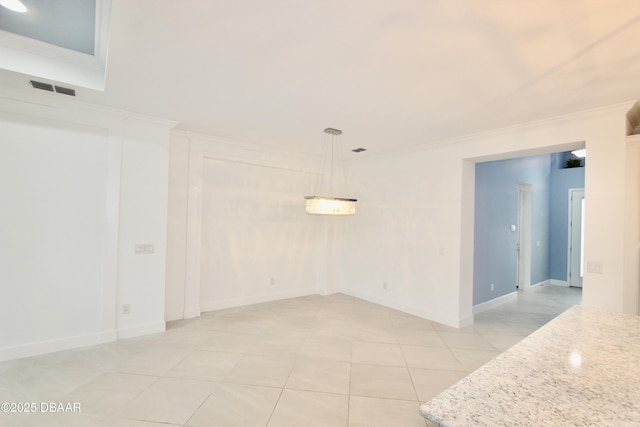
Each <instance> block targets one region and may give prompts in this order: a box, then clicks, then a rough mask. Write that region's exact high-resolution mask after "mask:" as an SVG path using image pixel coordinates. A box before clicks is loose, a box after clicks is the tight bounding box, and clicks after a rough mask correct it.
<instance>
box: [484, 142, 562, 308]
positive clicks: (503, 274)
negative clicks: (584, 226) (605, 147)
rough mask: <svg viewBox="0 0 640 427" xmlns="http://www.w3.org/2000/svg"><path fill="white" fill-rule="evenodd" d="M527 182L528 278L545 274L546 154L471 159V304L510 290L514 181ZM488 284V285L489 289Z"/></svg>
mask: <svg viewBox="0 0 640 427" xmlns="http://www.w3.org/2000/svg"><path fill="white" fill-rule="evenodd" d="M520 183H526V184H531V185H532V188H531V196H532V213H533V214H532V220H531V236H532V239H531V240H532V242H531V244H532V248H531V254H532V255H531V284H535V283H538V282H542V281H544V280H547V279H548V278H549V230H550V225H549V216H550V206H549V202H550V183H551V155H548V154H546V155H540V156H530V157H523V158H518V159H510V160H500V161H495V162H486V163H478V164H476V192H475V231H474V233H475V234H474V242H475V243H474V273H473V276H474V277H473V280H474V282H473V283H474V286H473V304H474V305H476V304H480V303H483V302H486V301H489V300H492V299H494V298H497V297H500V296H502V295H506V294H509V293H511V292H514V291H515V290H516V275H517V258H516V256H517V254H516V248H517V239H518V232H517V231H511V225H512V224H514V225H517V224H518V192H519V184H520ZM491 284H493V285H494V291H491Z"/></svg>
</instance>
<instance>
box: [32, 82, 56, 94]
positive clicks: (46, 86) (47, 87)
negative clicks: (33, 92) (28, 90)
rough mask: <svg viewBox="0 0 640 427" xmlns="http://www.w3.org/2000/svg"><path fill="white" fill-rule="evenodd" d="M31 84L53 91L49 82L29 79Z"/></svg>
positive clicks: (37, 87)
mask: <svg viewBox="0 0 640 427" xmlns="http://www.w3.org/2000/svg"><path fill="white" fill-rule="evenodd" d="M31 86H33V87H34V88H35V89H42V90H48V91H49V92H53V85H50V84H49V83H42V82H37V81H35V80H31Z"/></svg>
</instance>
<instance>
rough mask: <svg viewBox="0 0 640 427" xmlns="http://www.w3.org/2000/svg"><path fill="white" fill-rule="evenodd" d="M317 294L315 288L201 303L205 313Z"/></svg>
mask: <svg viewBox="0 0 640 427" xmlns="http://www.w3.org/2000/svg"><path fill="white" fill-rule="evenodd" d="M317 294H318V293H317V290H316V289H315V288H306V289H294V290H291V291H283V292H276V293H272V294H264V295H255V296H253V295H252V296H246V297H239V298H227V299H223V300H218V301H203V302H201V303H200V309H201V310H202V312H203V313H204V312H207V311H214V310H221V309H224V308H232V307H241V306H244V305H251V304H259V303H261V302H270V301H278V300H283V299H289V298H298V297H305V296H309V295H317ZM185 317H186V316H185Z"/></svg>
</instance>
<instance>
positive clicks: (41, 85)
mask: <svg viewBox="0 0 640 427" xmlns="http://www.w3.org/2000/svg"><path fill="white" fill-rule="evenodd" d="M31 86H33V87H34V88H35V89H41V90H46V91H49V92H56V93H61V94H63V95H69V96H76V90H75V89H71V88H68V87H64V86H54V85H52V84H49V83H43V82H38V81H35V80H31Z"/></svg>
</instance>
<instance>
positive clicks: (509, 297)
mask: <svg viewBox="0 0 640 427" xmlns="http://www.w3.org/2000/svg"><path fill="white" fill-rule="evenodd" d="M517 300H518V292H517V291H513V292H511V293H510V294H506V295H502V296H500V297H497V298H494V299H492V300H489V301H485V302H481V303H480V304H476V305H474V306H473V314H478V313H482V312H483V311H487V310H491V309H492V308H496V307H499V306H501V305H502V304H506V303H508V302H513V301H517Z"/></svg>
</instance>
